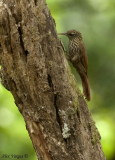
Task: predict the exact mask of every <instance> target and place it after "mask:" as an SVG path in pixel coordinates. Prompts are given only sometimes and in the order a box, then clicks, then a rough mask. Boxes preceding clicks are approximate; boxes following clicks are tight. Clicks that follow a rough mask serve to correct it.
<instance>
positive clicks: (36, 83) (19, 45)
mask: <svg viewBox="0 0 115 160" xmlns="http://www.w3.org/2000/svg"><path fill="white" fill-rule="evenodd" d="M0 65H1V66H2V67H1V70H0V76H1V79H2V83H3V85H4V86H5V87H6V88H7V89H8V90H9V91H10V92H11V93H12V94H13V96H14V99H15V103H16V105H17V107H18V109H19V111H20V112H21V114H22V116H23V118H24V120H25V123H26V127H27V130H28V133H29V136H30V138H31V140H32V143H33V146H34V148H35V151H36V153H37V157H38V159H39V160H105V157H104V154H103V152H102V149H101V145H100V135H99V133H98V131H97V129H96V127H95V123H94V121H93V120H92V118H91V114H90V112H89V110H88V108H87V104H86V101H85V100H84V98H83V96H82V94H81V93H80V92H79V90H78V88H77V83H76V81H75V78H74V76H73V75H72V74H71V70H70V68H69V65H68V62H67V60H66V58H65V54H64V50H63V47H62V45H61V42H60V40H59V39H58V37H57V34H56V30H55V22H54V20H53V19H52V17H51V15H50V12H49V10H48V7H47V5H46V2H45V0H0Z"/></svg>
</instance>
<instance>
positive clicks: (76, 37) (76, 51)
mask: <svg viewBox="0 0 115 160" xmlns="http://www.w3.org/2000/svg"><path fill="white" fill-rule="evenodd" d="M59 35H64V36H67V37H68V38H69V43H68V50H69V51H68V55H67V59H68V60H69V61H70V62H71V63H72V65H73V66H74V68H75V69H76V70H77V72H78V74H79V75H80V78H81V81H82V87H83V94H84V96H85V98H86V99H87V100H88V101H90V99H91V94H90V85H89V80H88V73H87V72H88V58H87V54H86V48H85V45H84V42H83V37H82V34H81V33H80V32H79V31H77V30H74V29H73V30H69V31H67V32H65V33H59Z"/></svg>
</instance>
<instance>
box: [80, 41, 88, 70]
mask: <svg viewBox="0 0 115 160" xmlns="http://www.w3.org/2000/svg"><path fill="white" fill-rule="evenodd" d="M80 61H81V63H82V65H83V66H84V68H85V70H86V73H87V69H88V58H87V54H86V49H85V47H84V44H83V43H81V44H80Z"/></svg>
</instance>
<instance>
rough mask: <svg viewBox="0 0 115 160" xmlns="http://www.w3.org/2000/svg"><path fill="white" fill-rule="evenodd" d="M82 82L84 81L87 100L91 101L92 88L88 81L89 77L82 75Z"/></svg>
mask: <svg viewBox="0 0 115 160" xmlns="http://www.w3.org/2000/svg"><path fill="white" fill-rule="evenodd" d="M81 80H82V86H83V93H84V95H85V97H86V99H87V100H88V101H90V99H91V95H90V86H89V81H88V78H87V75H82V76H81Z"/></svg>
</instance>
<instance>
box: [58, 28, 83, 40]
mask: <svg viewBox="0 0 115 160" xmlns="http://www.w3.org/2000/svg"><path fill="white" fill-rule="evenodd" d="M59 35H65V36H67V37H68V38H69V39H70V40H73V39H74V38H78V39H79V40H82V35H81V33H80V32H78V31H76V30H69V31H67V32H66V33H59Z"/></svg>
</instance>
